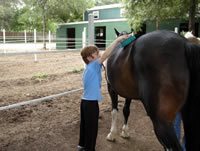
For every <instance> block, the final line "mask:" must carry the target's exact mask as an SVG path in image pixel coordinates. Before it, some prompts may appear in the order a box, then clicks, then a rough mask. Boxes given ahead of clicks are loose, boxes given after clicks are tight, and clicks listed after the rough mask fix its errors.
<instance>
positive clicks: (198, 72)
mask: <svg viewBox="0 0 200 151" xmlns="http://www.w3.org/2000/svg"><path fill="white" fill-rule="evenodd" d="M185 50H186V51H185V55H186V60H187V63H188V68H189V72H190V86H189V92H188V97H187V101H186V104H185V105H184V107H183V110H182V115H183V123H184V130H185V137H186V149H187V151H200V143H199V142H200V45H196V44H192V43H189V42H186V49H185Z"/></svg>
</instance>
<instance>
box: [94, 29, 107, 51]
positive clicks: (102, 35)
mask: <svg viewBox="0 0 200 151" xmlns="http://www.w3.org/2000/svg"><path fill="white" fill-rule="evenodd" d="M95 45H96V46H97V47H98V48H99V49H105V47H106V26H100V27H95Z"/></svg>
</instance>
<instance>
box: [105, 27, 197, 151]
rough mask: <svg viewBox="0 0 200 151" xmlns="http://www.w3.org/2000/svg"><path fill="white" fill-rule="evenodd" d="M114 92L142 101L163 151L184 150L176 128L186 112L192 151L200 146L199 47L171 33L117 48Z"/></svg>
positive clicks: (110, 68)
mask: <svg viewBox="0 0 200 151" xmlns="http://www.w3.org/2000/svg"><path fill="white" fill-rule="evenodd" d="M106 74H107V80H108V82H109V84H110V87H111V88H112V90H113V91H114V92H115V93H116V94H119V95H120V96H122V97H124V98H127V99H136V100H140V101H141V102H142V104H143V105H144V108H145V110H146V112H147V115H148V116H149V117H150V119H151V121H152V123H153V128H154V132H155V135H156V137H157V139H158V141H159V142H160V144H161V145H162V146H163V148H164V150H170V151H182V148H181V145H180V143H179V141H178V139H177V137H176V134H175V131H174V127H173V123H174V119H175V117H176V114H177V113H179V112H181V114H182V118H183V125H184V133H185V138H186V149H187V150H188V151H199V150H200V143H199V136H200V129H199V127H200V119H199V116H198V115H200V110H199V109H200V101H199V99H200V93H199V90H200V46H199V45H197V44H195V43H193V42H191V41H188V40H187V39H186V38H184V37H182V36H180V35H178V34H176V33H174V32H171V31H167V30H158V31H154V32H151V33H147V34H145V35H142V36H141V37H139V38H137V39H136V40H135V41H133V42H132V43H130V44H129V45H128V46H125V47H124V48H122V47H120V44H117V45H116V46H115V48H113V51H112V53H111V54H110V56H109V58H108V59H107V64H106Z"/></svg>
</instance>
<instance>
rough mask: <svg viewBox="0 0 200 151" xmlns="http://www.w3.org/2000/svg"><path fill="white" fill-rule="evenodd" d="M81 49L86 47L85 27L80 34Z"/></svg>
mask: <svg viewBox="0 0 200 151" xmlns="http://www.w3.org/2000/svg"><path fill="white" fill-rule="evenodd" d="M82 39H83V40H82V47H85V45H86V27H84V28H83V32H82Z"/></svg>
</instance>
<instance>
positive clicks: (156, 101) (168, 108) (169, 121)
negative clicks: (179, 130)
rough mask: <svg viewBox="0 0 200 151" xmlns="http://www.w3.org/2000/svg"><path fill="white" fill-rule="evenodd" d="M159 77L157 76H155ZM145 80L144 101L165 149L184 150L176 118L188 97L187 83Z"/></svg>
mask: <svg viewBox="0 0 200 151" xmlns="http://www.w3.org/2000/svg"><path fill="white" fill-rule="evenodd" d="M155 78H157V77H155ZM153 81H156V80H155V79H154V78H152V80H148V81H147V80H146V81H143V83H142V86H143V90H142V92H140V93H141V94H142V102H143V104H144V106H145V109H146V111H147V114H148V115H149V116H150V118H151V120H152V122H153V127H154V131H155V134H156V136H157V138H158V140H159V141H160V143H161V144H162V145H163V147H164V149H165V150H169V151H182V148H181V145H180V143H179V141H178V139H177V136H176V133H175V130H174V120H175V117H176V114H177V113H178V112H179V111H180V109H181V108H182V106H183V104H184V102H185V101H184V100H186V98H187V83H186V84H185V85H186V86H184V85H183V84H184V81H183V82H182V83H181V84H180V83H178V82H177V81H176V82H177V83H175V84H174V83H172V82H171V81H172V80H170V79H165V81H159V84H155V83H154V84H153Z"/></svg>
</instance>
